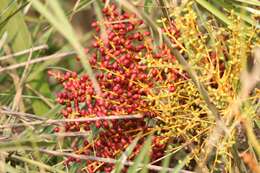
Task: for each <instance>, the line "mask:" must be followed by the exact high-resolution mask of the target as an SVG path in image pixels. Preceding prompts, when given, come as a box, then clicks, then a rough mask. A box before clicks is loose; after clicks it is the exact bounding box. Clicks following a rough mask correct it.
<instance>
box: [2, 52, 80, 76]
mask: <svg viewBox="0 0 260 173" xmlns="http://www.w3.org/2000/svg"><path fill="white" fill-rule="evenodd" d="M71 55H76V52H75V51H70V52H62V53H56V54H53V55H48V56H44V57H40V58H37V59H33V60H31V61H29V62H22V63H20V64H15V65H10V66H8V67H5V68H0V73H1V72H4V71H7V70H13V69H16V68H20V67H24V66H26V64H27V63H28V64H29V65H31V64H36V63H39V62H43V61H47V60H51V59H56V58H64V57H68V56H71Z"/></svg>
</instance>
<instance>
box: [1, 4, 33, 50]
mask: <svg viewBox="0 0 260 173" xmlns="http://www.w3.org/2000/svg"><path fill="white" fill-rule="evenodd" d="M17 9H18V10H19V11H16V10H17ZM0 12H2V13H3V14H2V13H1V17H0V23H2V22H4V23H2V24H3V25H4V26H3V27H0V36H1V35H3V33H4V32H7V34H8V42H10V43H11V47H12V49H13V51H14V52H18V51H21V50H24V49H28V48H30V47H31V46H32V40H31V35H30V32H29V30H28V27H27V25H26V23H25V20H24V16H23V14H22V12H21V9H19V7H18V5H17V3H16V1H13V0H1V3H0ZM7 19H8V20H7Z"/></svg>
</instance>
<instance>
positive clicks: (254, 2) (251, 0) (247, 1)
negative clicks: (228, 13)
mask: <svg viewBox="0 0 260 173" xmlns="http://www.w3.org/2000/svg"><path fill="white" fill-rule="evenodd" d="M235 1H238V2H242V3H245V4H250V5H255V6H260V2H259V0H235Z"/></svg>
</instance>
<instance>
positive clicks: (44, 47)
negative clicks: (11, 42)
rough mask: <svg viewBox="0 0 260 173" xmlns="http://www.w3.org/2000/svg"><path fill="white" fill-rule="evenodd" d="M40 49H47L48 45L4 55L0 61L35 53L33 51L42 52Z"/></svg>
mask: <svg viewBox="0 0 260 173" xmlns="http://www.w3.org/2000/svg"><path fill="white" fill-rule="evenodd" d="M42 49H48V45H46V44H44V45H40V46H37V47H33V48H30V49H26V50H23V51H20V52H17V53H14V54H9V55H5V56H2V57H0V61H2V60H6V59H9V58H12V57H16V56H21V55H24V54H27V53H30V52H35V51H38V50H42Z"/></svg>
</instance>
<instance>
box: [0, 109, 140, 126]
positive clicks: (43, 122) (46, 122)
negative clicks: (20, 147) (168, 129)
mask: <svg viewBox="0 0 260 173" xmlns="http://www.w3.org/2000/svg"><path fill="white" fill-rule="evenodd" d="M0 113H2V114H8V115H15V116H22V117H24V116H25V117H26V116H28V115H29V116H30V117H34V116H36V115H33V114H27V113H22V112H12V111H4V110H0ZM139 118H143V115H141V114H134V115H114V116H106V117H93V118H75V119H60V120H53V119H45V120H38V121H34V122H28V123H26V124H24V123H20V124H19V123H16V124H6V125H2V126H0V128H1V129H3V128H12V127H21V126H25V125H52V124H63V123H70V122H91V121H99V120H120V119H139Z"/></svg>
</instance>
